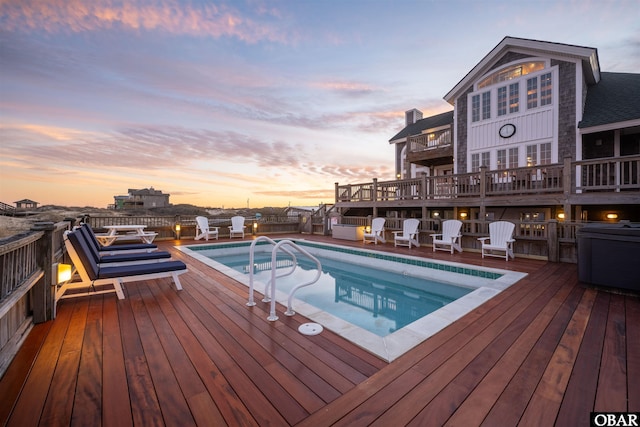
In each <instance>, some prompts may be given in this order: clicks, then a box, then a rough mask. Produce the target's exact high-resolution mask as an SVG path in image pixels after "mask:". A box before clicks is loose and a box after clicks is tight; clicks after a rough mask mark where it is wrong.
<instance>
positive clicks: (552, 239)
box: [547, 219, 560, 262]
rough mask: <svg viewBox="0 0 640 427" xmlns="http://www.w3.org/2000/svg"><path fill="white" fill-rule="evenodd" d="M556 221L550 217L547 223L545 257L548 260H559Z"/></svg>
mask: <svg viewBox="0 0 640 427" xmlns="http://www.w3.org/2000/svg"><path fill="white" fill-rule="evenodd" d="M559 250H560V245H559V244H558V221H557V220H555V219H552V220H550V221H549V223H548V225H547V258H548V259H549V261H550V262H559V260H560V253H559Z"/></svg>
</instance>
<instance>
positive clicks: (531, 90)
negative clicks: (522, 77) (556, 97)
mask: <svg viewBox="0 0 640 427" xmlns="http://www.w3.org/2000/svg"><path fill="white" fill-rule="evenodd" d="M537 106H538V78H537V77H533V78H531V79H527V108H536V107H537Z"/></svg>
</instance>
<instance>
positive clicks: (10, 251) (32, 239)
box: [0, 222, 69, 376]
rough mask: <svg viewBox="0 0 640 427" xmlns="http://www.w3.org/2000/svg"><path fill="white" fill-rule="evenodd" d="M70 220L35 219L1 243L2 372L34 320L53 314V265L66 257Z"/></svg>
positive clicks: (0, 314) (0, 322)
mask: <svg viewBox="0 0 640 427" xmlns="http://www.w3.org/2000/svg"><path fill="white" fill-rule="evenodd" d="M68 227H69V223H68V222H61V223H58V224H53V223H36V224H35V225H34V227H33V229H32V231H30V232H28V233H24V234H22V235H18V236H15V237H14V238H11V239H4V240H3V242H2V243H0V278H1V279H2V282H1V283H2V285H1V288H0V331H1V332H0V376H2V374H3V373H4V371H5V369H6V368H7V366H8V364H9V363H10V361H11V359H12V358H13V356H14V355H15V353H16V352H17V350H18V349H19V348H20V345H21V344H22V341H23V340H24V338H26V336H27V335H28V332H29V330H30V329H31V328H32V327H33V324H34V323H40V322H44V321H47V320H50V319H52V318H53V317H54V312H55V308H54V307H53V292H54V288H53V286H52V284H53V283H52V282H53V279H52V277H53V274H54V273H53V265H54V263H56V262H60V261H62V260H63V259H64V254H65V252H64V245H63V240H62V239H63V233H64V231H65V230H67V229H68Z"/></svg>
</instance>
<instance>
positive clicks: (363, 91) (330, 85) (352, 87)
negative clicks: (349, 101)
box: [313, 81, 378, 97]
mask: <svg viewBox="0 0 640 427" xmlns="http://www.w3.org/2000/svg"><path fill="white" fill-rule="evenodd" d="M313 86H315V87H318V88H321V89H328V90H331V91H334V92H336V93H339V94H342V95H347V96H358V97H359V96H364V95H369V94H372V93H374V92H377V91H378V89H376V88H375V87H373V86H370V85H368V84H366V83H358V82H347V81H329V82H318V83H314V84H313Z"/></svg>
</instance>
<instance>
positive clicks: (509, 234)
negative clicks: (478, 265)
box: [478, 221, 516, 261]
mask: <svg viewBox="0 0 640 427" xmlns="http://www.w3.org/2000/svg"><path fill="white" fill-rule="evenodd" d="M515 227H516V226H515V224H514V223H512V222H508V221H495V222H492V223H490V224H489V237H481V238H479V239H478V240H480V242H482V258H484V257H485V255H486V256H495V257H499V258H502V257H503V255H502V254H496V253H495V252H504V258H505V259H506V260H507V261H509V257H511V258H515V256H514V255H513V243H514V242H515V239H513V230H514V229H515ZM487 240H488V241H489V242H488V243H487Z"/></svg>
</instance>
